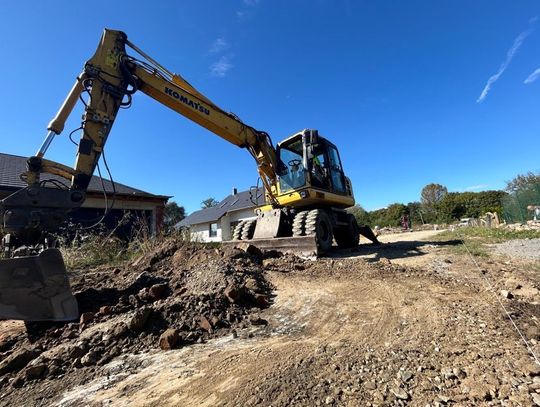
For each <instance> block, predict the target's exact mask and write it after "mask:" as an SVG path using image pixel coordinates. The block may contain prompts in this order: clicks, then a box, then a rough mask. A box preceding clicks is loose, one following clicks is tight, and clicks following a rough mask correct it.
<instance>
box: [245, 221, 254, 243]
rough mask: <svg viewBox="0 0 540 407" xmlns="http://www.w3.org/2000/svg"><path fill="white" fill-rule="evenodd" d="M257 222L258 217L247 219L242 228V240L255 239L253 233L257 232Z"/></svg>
mask: <svg viewBox="0 0 540 407" xmlns="http://www.w3.org/2000/svg"><path fill="white" fill-rule="evenodd" d="M256 224H257V219H251V220H247V221H246V223H244V227H243V228H242V240H250V239H253V233H255V225H256Z"/></svg>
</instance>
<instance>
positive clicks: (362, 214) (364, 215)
mask: <svg viewBox="0 0 540 407" xmlns="http://www.w3.org/2000/svg"><path fill="white" fill-rule="evenodd" d="M347 212H349V213H351V214H352V215H353V216H354V217H355V218H356V222H358V224H359V225H371V219H370V218H371V217H370V216H369V212H367V211H366V210H365V209H364V208H362V207H361V206H360V205H354V206H353V207H351V208H349V209H347Z"/></svg>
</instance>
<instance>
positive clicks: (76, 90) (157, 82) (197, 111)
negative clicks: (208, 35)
mask: <svg viewBox="0 0 540 407" xmlns="http://www.w3.org/2000/svg"><path fill="white" fill-rule="evenodd" d="M126 46H128V47H130V48H131V49H133V50H134V51H135V52H136V53H138V54H139V55H140V57H142V58H143V60H141V59H136V58H134V57H132V56H129V55H128V54H127V53H126ZM138 90H140V91H142V92H144V93H145V94H147V95H148V96H150V97H152V98H153V99H155V100H157V101H158V102H160V103H161V104H163V105H165V106H167V107H169V108H171V109H172V110H174V111H175V112H178V113H180V114H181V115H183V116H185V117H187V118H188V119H190V120H192V121H194V122H195V123H197V124H199V125H201V126H203V127H205V128H206V129H208V130H210V131H211V132H213V133H214V134H216V135H218V136H220V137H222V138H223V139H225V140H227V141H228V142H230V143H232V144H234V145H236V146H239V147H243V148H247V149H248V150H249V152H250V153H251V155H252V156H253V157H254V158H255V160H256V162H257V168H258V172H259V175H260V177H261V180H262V182H263V185H264V187H265V190H266V196H267V199H268V201H269V203H271V204H274V205H277V200H276V198H275V194H276V188H275V186H276V183H277V174H276V171H277V170H276V167H277V163H276V151H275V149H274V146H273V144H272V141H271V139H270V137H269V136H268V134H267V133H265V132H261V131H258V130H256V129H254V128H253V127H251V126H248V125H246V124H245V123H243V122H242V121H241V120H240V119H239V118H238V117H236V116H234V115H233V114H231V113H227V112H225V111H223V110H222V109H220V108H219V107H218V106H217V105H215V104H214V103H212V102H211V101H210V100H209V99H208V98H206V97H205V96H204V95H202V94H201V93H200V92H198V91H197V90H196V89H195V88H194V87H193V86H191V85H190V84H189V83H188V82H187V81H186V80H184V79H183V78H182V77H180V76H179V75H176V74H173V73H171V72H169V71H168V70H166V69H165V68H163V67H162V66H161V65H160V64H159V63H157V62H156V61H154V60H153V59H152V58H150V57H149V56H148V55H146V54H145V53H144V52H142V51H141V50H140V49H139V48H138V47H136V46H135V45H133V44H132V43H131V42H129V41H128V40H127V36H126V34H124V33H123V32H121V31H114V30H107V29H106V30H105V31H104V33H103V36H102V37H101V41H100V43H99V46H98V48H97V50H96V53H95V55H94V56H93V57H92V58H91V59H90V60H89V61H88V62H87V63H86V64H85V67H84V70H83V72H82V73H81V75H80V76H79V77H78V78H77V81H76V83H75V85H74V86H73V88H72V89H71V92H70V93H69V95H68V97H67V98H66V100H65V101H64V103H63V105H62V107H61V108H60V110H59V112H58V114H57V115H56V117H55V118H54V119H53V120H52V121H51V123H49V126H48V130H49V134H48V136H47V138H46V139H45V142H44V143H43V145H42V147H41V148H40V150H39V151H38V153H37V157H40V158H41V157H43V155H44V154H45V151H46V150H47V148H48V146H49V145H50V143H51V141H52V139H53V138H54V136H55V135H56V134H60V133H61V132H62V130H63V128H64V124H65V122H66V120H67V118H68V116H69V114H70V113H71V111H72V110H73V108H74V106H75V104H76V102H77V101H78V100H79V98H80V97H81V96H82V94H83V93H85V92H86V93H88V95H89V98H88V100H87V102H86V103H85V104H86V108H85V115H84V119H83V124H82V126H81V127H82V135H81V139H80V142H79V150H78V152H77V160H76V163H75V168H74V169H73V170H70V168H69V167H66V166H63V165H61V164H57V165H56V163H54V162H52V161H48V160H44V159H43V160H42V161H43V166H42V169H41V171H33V172H32V171H29V172H28V173H27V174H26V175H27V176H26V178H27V182H28V183H29V184H32V183H35V182H36V180H37V181H39V172H45V170H46V171H47V172H51V173H55V174H58V175H62V176H64V177H66V178H67V177H71V187H72V188H73V189H77V190H85V189H86V188H87V186H88V183H89V182H90V178H91V176H92V174H93V172H94V169H95V167H96V165H97V162H98V160H99V158H100V156H101V152H102V151H103V147H104V145H105V143H106V141H107V137H108V134H109V132H110V130H111V127H112V125H113V123H114V120H115V118H116V115H117V113H118V110H119V108H120V107H122V106H126V105H129V104H130V103H131V95H132V94H133V93H135V92H136V91H138Z"/></svg>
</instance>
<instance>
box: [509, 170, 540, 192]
mask: <svg viewBox="0 0 540 407" xmlns="http://www.w3.org/2000/svg"><path fill="white" fill-rule="evenodd" d="M539 187H540V172H538V173H536V174H535V173H534V172H532V171H529V172H528V173H526V174H518V175H516V176H515V177H514V179H512V180H510V181H507V182H506V190H507V191H508V192H520V191H524V190H527V189H531V188H539Z"/></svg>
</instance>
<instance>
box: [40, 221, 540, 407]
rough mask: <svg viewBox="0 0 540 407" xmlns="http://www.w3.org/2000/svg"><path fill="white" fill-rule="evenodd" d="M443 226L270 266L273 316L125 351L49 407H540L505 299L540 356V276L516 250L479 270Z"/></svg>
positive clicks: (538, 372)
mask: <svg viewBox="0 0 540 407" xmlns="http://www.w3.org/2000/svg"><path fill="white" fill-rule="evenodd" d="M436 233H437V232H435V231H429V232H417V233H403V234H398V235H391V236H390V235H387V236H383V237H382V239H381V240H382V241H384V242H387V243H386V244H385V245H383V246H381V247H374V246H363V247H361V248H360V249H358V250H357V251H354V252H343V253H341V252H338V253H334V254H333V255H332V256H331V257H330V258H325V259H321V260H318V261H314V262H303V263H301V264H293V263H291V264H290V265H287V264H284V263H275V262H274V263H272V262H267V263H266V264H265V265H264V268H265V270H266V273H267V274H268V275H267V278H268V279H269V280H270V281H271V282H272V283H273V284H274V286H275V287H276V288H275V291H274V294H275V297H274V298H273V303H272V305H271V306H270V307H269V308H267V309H266V310H264V311H261V313H260V317H261V318H262V320H263V321H267V325H260V326H251V327H248V328H246V329H241V330H239V331H238V332H233V333H232V334H230V335H228V336H225V337H222V338H219V339H213V340H210V341H208V342H207V343H203V344H196V345H193V346H188V347H184V348H181V349H178V350H171V351H167V352H164V351H161V350H153V351H150V352H146V353H139V354H129V355H122V356H119V357H118V358H116V359H114V360H113V361H111V362H110V363H109V364H107V365H106V366H105V367H104V368H103V369H102V370H100V371H99V372H96V376H95V377H91V378H88V380H86V381H85V383H82V384H80V385H77V386H75V387H72V388H69V389H65V390H64V391H62V392H61V393H60V394H58V395H57V397H54V398H53V399H50V400H43V401H42V403H43V404H52V405H59V406H79V405H96V406H100V405H109V404H110V405H114V406H129V405H144V406H163V405H170V406H218V405H219V406H251V405H261V406H291V405H301V406H313V405H324V406H327V405H330V406H332V405H335V406H338V405H339V406H341V405H343V406H366V405H367V406H369V405H372V406H375V405H381V406H382V405H392V406H393V405H395V406H401V405H415V406H416V405H421V406H426V405H430V406H443V405H520V406H530V405H534V403H535V402H536V403H537V404H540V394H539V392H540V366H538V365H536V364H535V363H534V361H533V360H532V358H531V355H530V353H529V352H528V350H527V348H526V347H525V345H524V343H523V341H522V340H521V339H520V337H519V335H518V333H517V332H516V330H515V329H514V327H513V326H512V325H511V324H510V322H509V320H508V317H507V316H506V314H505V312H504V311H503V309H502V308H501V306H500V304H499V303H498V301H497V299H496V298H497V296H500V295H501V294H500V293H499V290H501V289H506V290H512V291H513V292H514V294H512V297H513V298H511V299H510V298H502V301H503V304H504V305H505V306H506V307H507V309H508V310H509V312H510V313H511V315H512V316H513V318H514V320H515V322H516V324H517V325H518V326H519V328H520V329H521V330H522V332H523V333H524V335H526V336H527V340H528V342H529V345H530V346H531V347H532V349H533V350H534V351H535V352H536V353H538V352H539V351H540V349H539V345H538V341H539V340H540V337H539V331H538V318H539V317H540V308H539V304H540V295H539V293H538V281H539V280H538V272H537V271H535V270H536V269H533V268H531V267H529V263H516V262H510V261H508V259H506V258H504V257H500V258H499V257H496V258H494V259H487V260H482V261H481V262H480V267H481V271H478V270H477V269H476V268H475V267H474V265H473V263H472V262H471V261H470V259H469V258H467V257H465V256H462V255H458V254H455V253H454V252H452V251H449V250H448V248H449V247H451V246H453V245H456V244H458V243H459V242H454V241H452V242H435V241H433V242H432V241H430V239H431V238H432V237H433V235H434V234H436ZM388 242H391V243H388ZM486 278H488V279H489V280H487V281H490V282H491V283H492V284H493V286H494V290H493V291H492V290H490V289H489V288H486V280H485V279H486ZM510 287H511V288H510ZM524 289H525V290H524ZM520 290H522V292H520ZM523 290H524V291H523Z"/></svg>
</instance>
